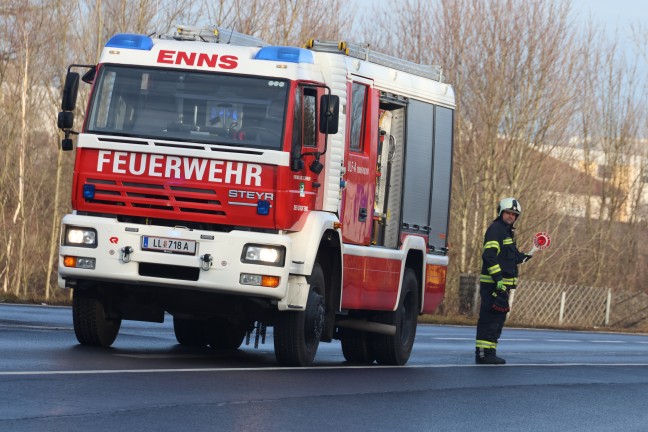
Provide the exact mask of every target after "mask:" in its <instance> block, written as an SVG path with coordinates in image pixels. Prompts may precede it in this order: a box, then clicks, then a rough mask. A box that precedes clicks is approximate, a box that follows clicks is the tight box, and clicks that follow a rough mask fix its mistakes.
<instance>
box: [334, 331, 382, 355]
mask: <svg viewBox="0 0 648 432" xmlns="http://www.w3.org/2000/svg"><path fill="white" fill-rule="evenodd" d="M371 337H372V335H371V334H369V333H367V332H361V331H358V330H350V329H344V330H343V331H342V335H341V337H340V342H341V344H342V355H344V358H345V359H346V361H348V362H351V363H365V364H371V363H373V362H374V360H375V359H374V355H373V352H372V350H371V342H370V338H371Z"/></svg>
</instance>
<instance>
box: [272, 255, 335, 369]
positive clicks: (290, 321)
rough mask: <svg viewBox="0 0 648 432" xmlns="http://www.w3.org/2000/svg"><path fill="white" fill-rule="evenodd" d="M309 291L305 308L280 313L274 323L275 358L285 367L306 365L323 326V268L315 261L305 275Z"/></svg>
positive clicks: (315, 350) (312, 356)
mask: <svg viewBox="0 0 648 432" xmlns="http://www.w3.org/2000/svg"><path fill="white" fill-rule="evenodd" d="M308 283H309V284H310V291H309V292H308V300H307V301H306V310H304V311H299V312H280V313H279V315H278V317H277V322H276V323H275V326H274V349H275V356H276V358H277V361H278V362H279V363H280V364H282V365H285V366H310V365H312V364H313V360H315V354H317V348H318V347H319V343H320V338H321V336H322V329H323V328H324V312H325V308H324V295H325V292H326V289H325V284H326V283H325V279H324V271H323V270H322V267H321V265H320V264H319V263H315V265H314V266H313V272H312V273H311V275H310V277H309V278H308Z"/></svg>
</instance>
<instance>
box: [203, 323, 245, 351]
mask: <svg viewBox="0 0 648 432" xmlns="http://www.w3.org/2000/svg"><path fill="white" fill-rule="evenodd" d="M246 333H247V326H245V325H244V324H242V323H240V322H235V321H231V320H228V319H227V318H213V319H210V320H208V321H205V337H206V339H207V343H208V344H209V346H210V347H212V348H215V349H223V350H235V349H238V348H239V347H240V346H241V344H242V343H243V339H245V334H246Z"/></svg>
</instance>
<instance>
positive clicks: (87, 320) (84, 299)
mask: <svg viewBox="0 0 648 432" xmlns="http://www.w3.org/2000/svg"><path fill="white" fill-rule="evenodd" d="M72 321H73V324H74V334H75V335H76V338H77V340H78V341H79V343H80V344H81V345H90V346H101V347H109V346H111V345H112V344H113V342H115V339H116V338H117V334H118V333H119V328H120V327H121V318H108V316H107V314H106V309H105V305H104V302H103V301H102V300H101V299H100V296H99V293H98V292H97V291H96V290H94V289H87V290H80V289H75V290H74V293H73V298H72Z"/></svg>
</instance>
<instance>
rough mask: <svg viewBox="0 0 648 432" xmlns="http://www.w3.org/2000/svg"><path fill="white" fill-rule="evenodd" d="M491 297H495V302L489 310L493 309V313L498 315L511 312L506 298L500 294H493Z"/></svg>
mask: <svg viewBox="0 0 648 432" xmlns="http://www.w3.org/2000/svg"><path fill="white" fill-rule="evenodd" d="M493 296H494V297H495V300H494V301H493V304H492V305H491V309H493V310H494V311H495V312H500V313H506V312H508V311H510V310H511V306H510V305H509V302H508V296H503V295H501V294H500V295H497V294H495V293H493Z"/></svg>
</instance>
